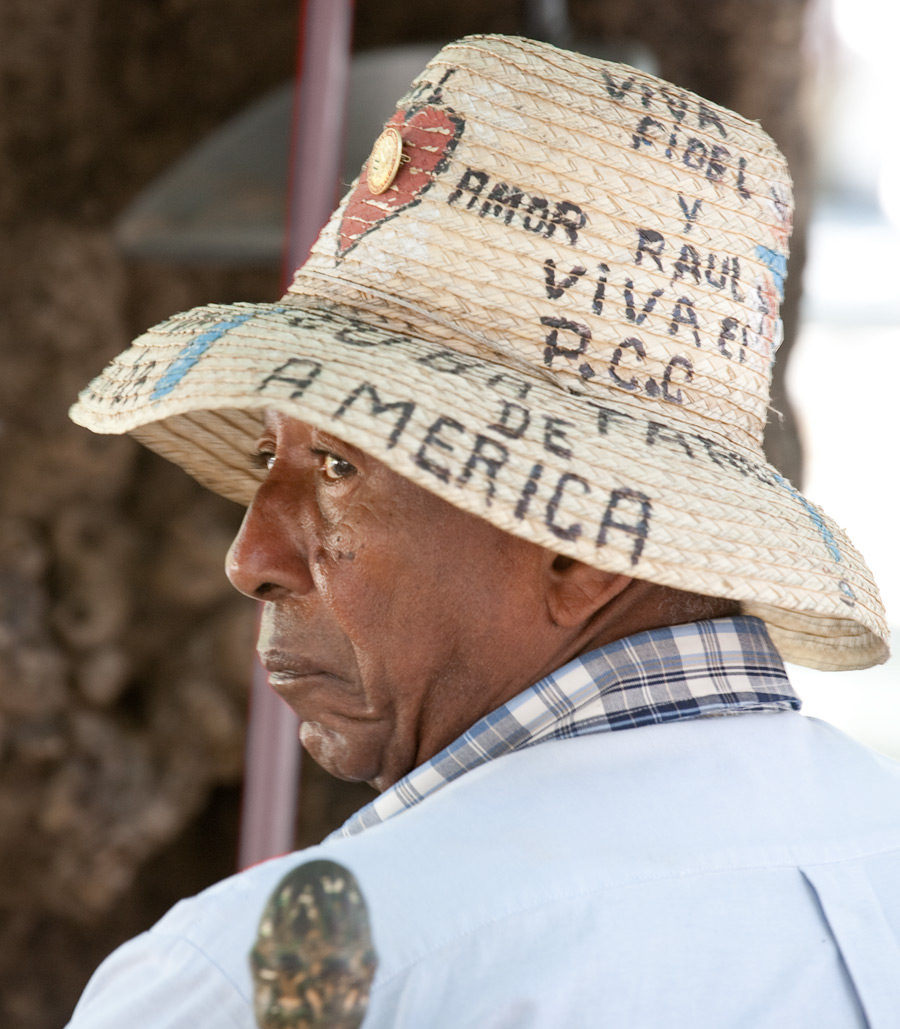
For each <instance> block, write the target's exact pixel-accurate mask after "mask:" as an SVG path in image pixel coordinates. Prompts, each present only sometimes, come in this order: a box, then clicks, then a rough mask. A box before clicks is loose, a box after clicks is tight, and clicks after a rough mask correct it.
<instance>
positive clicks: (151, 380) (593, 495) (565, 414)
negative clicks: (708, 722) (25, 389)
mask: <svg viewBox="0 0 900 1029" xmlns="http://www.w3.org/2000/svg"><path fill="white" fill-rule="evenodd" d="M672 388H673V389H675V387H674V386H673V387H672ZM267 408H272V409H275V410H278V411H280V412H283V413H285V414H287V415H289V416H292V417H296V418H298V419H301V420H303V421H305V422H308V423H310V424H313V425H316V426H319V427H321V428H323V429H325V430H326V431H328V432H331V433H332V434H334V435H335V436H337V437H338V438H340V439H343V440H346V441H347V442H348V443H351V444H353V445H354V446H357V447H359V448H360V449H362V450H364V451H366V452H367V453H369V454H371V455H373V456H374V457H376V458H377V459H379V460H381V461H383V462H384V463H385V464H386V465H388V466H389V467H391V468H392V469H393V470H394V471H396V472H397V473H399V474H400V475H403V476H405V477H406V478H407V479H410V480H412V481H413V482H415V483H417V484H418V485H420V486H422V487H424V488H426V489H429V490H431V491H432V492H434V493H436V494H437V495H438V496H441V497H442V498H444V499H445V500H447V501H448V502H450V503H451V504H454V505H456V506H457V507H460V508H462V509H464V510H466V511H469V512H470V513H472V514H474V515H477V516H479V517H482V518H485V519H487V520H488V521H490V522H491V523H493V524H494V525H496V526H497V527H498V528H500V529H502V530H504V531H507V532H510V533H513V534H515V535H517V536H520V537H522V538H524V539H528V540H531V541H532V542H534V543H537V544H540V545H542V546H544V547H547V548H549V549H551V550H553V551H556V552H559V553H562V554H566V555H568V556H571V557H573V558H576V559H578V560H581V561H583V562H585V563H587V564H590V565H594V566H596V567H599V568H602V569H605V570H608V571H612V572H617V573H625V574H627V575H632V576H635V577H637V578H642V579H647V580H650V581H653V582H658V583H661V584H663V585H666V586H671V587H674V588H677V589H681V590H688V591H692V592H696V593H701V594H707V595H710V596H716V597H726V598H731V599H733V600H736V601H740V602H741V605H742V608H743V610H744V611H745V612H746V613H749V614H754V615H757V616H759V617H761V618H763V619H764V620H765V621H766V622H767V623H768V626H769V629H770V633H771V635H772V637H773V640H774V642H775V644H776V645H777V646H778V648H779V650H780V652H781V654H782V656H783V657H784V658H785V659H786V660H790V661H795V662H797V663H800V664H805V665H809V666H811V667H814V668H822V669H835V670H837V669H852V668H864V667H868V666H870V665H873V664H878V663H880V662H882V661H884V660H886V658H887V656H888V648H887V644H886V639H887V629H886V625H885V623H884V620H883V616H882V614H881V611H882V608H881V603H880V599H879V596H878V591H877V587H876V586H875V584H874V582H873V580H872V576H871V573H870V572H869V570H868V568H867V567H866V565H865V563H864V562H863V560H862V558H861V557H860V555H859V554H858V553H857V551H856V550H855V548H854V547H853V545H852V544H851V543H850V541H849V540H848V539H847V537H846V535H845V534H844V533H843V531H842V530H841V529H840V528H839V527H838V526H837V525H835V524H834V523H833V522H832V521H831V520H830V519H829V518H828V517H827V516H826V515H825V514H824V513H823V512H821V511H820V510H819V509H818V508H816V507H815V506H814V505H813V504H811V503H810V502H809V501H808V500H806V498H804V497H803V496H802V495H801V494H800V493H799V492H798V491H797V490H796V489H795V488H794V487H793V486H792V485H791V484H790V483H789V482H788V481H787V480H786V479H784V478H783V477H782V476H781V475H780V474H779V473H778V472H777V471H776V470H775V469H774V468H773V467H772V466H771V465H770V464H768V463H767V462H766V461H765V458H764V457H763V455H762V453H761V451H759V450H755V449H752V448H749V447H742V446H740V445H739V444H736V443H735V441H734V440H729V439H728V438H727V437H726V436H725V435H724V433H723V434H719V433H717V432H716V431H714V429H711V430H709V431H704V432H703V433H702V434H701V433H699V432H698V431H697V425H696V422H695V421H694V422H688V421H683V420H681V419H680V418H679V417H678V412H679V409H678V406H677V404H672V403H664V402H661V403H660V404H658V405H648V403H647V401H646V398H643V399H641V400H640V401H638V400H635V399H634V398H633V397H631V396H630V395H629V393H628V391H627V389H623V388H615V384H613V386H612V388H610V389H609V390H608V391H606V395H605V399H604V400H603V401H602V402H601V401H599V400H598V399H597V395H596V393H594V394H592V395H590V396H588V395H584V394H579V393H577V392H573V391H572V390H571V389H565V388H564V387H561V386H560V385H558V384H557V383H554V382H551V381H548V380H547V379H545V378H543V377H542V376H541V375H540V374H538V373H536V372H533V371H532V372H530V371H528V370H526V369H523V370H511V368H510V367H509V366H508V365H502V364H499V363H497V362H496V361H492V360H489V359H485V358H484V357H483V356H481V355H478V354H477V353H474V352H472V353H466V352H463V351H461V350H460V349H459V347H458V344H455V345H454V348H453V349H450V348H449V347H447V346H445V345H444V343H443V341H442V340H440V339H435V338H433V336H432V338H428V337H427V336H426V335H425V334H423V333H422V332H421V331H418V332H417V331H415V330H413V328H412V326H410V325H409V324H408V323H406V322H404V320H403V318H402V317H400V316H397V315H396V314H395V313H391V312H390V311H387V310H385V311H382V312H380V313H378V314H373V313H372V312H367V313H366V316H365V317H364V318H362V317H361V316H360V311H359V310H357V309H355V308H353V307H350V306H346V305H339V304H336V303H334V302H332V301H330V300H328V299H326V298H323V297H319V298H316V297H311V296H299V297H298V296H296V295H293V294H288V296H287V297H285V298H284V299H283V300H282V301H281V302H280V303H278V304H259V305H251V304H235V305H228V306H208V307H202V308H197V309H195V310H193V311H190V312H187V313H186V314H183V315H178V316H176V317H175V318H172V319H169V320H168V321H167V322H164V323H163V324H162V325H160V326H157V327H156V328H154V329H151V330H149V332H147V333H146V334H145V335H143V336H141V337H140V338H139V339H137V340H136V341H135V343H134V345H133V346H132V347H131V348H130V349H129V350H128V351H126V352H125V353H124V354H123V355H121V356H120V358H118V359H117V360H116V361H115V362H113V363H112V364H111V365H110V366H109V368H107V370H106V371H105V372H104V373H103V374H102V375H101V376H99V377H98V378H97V379H96V380H95V381H94V382H93V383H91V384H90V385H89V386H88V387H87V388H86V389H85V390H84V391H83V393H82V394H81V396H80V398H79V402H78V403H77V404H76V405H75V407H74V408H73V409H72V417H73V419H74V420H75V421H76V422H78V423H79V424H81V425H84V426H86V427H87V428H89V429H92V430H94V431H96V432H105V433H124V432H128V433H131V434H132V435H133V436H135V437H136V438H137V439H139V440H140V441H141V442H142V443H144V444H146V445H147V446H149V447H150V448H152V449H153V450H155V451H157V452H158V453H160V454H162V455H163V456H164V457H166V458H168V459H170V460H172V461H174V462H175V463H177V464H178V465H180V466H181V467H183V468H184V469H185V470H186V471H188V472H189V473H190V474H191V475H192V476H194V478H196V479H197V480H198V481H200V482H201V483H202V484H203V485H205V486H207V487H209V488H210V489H212V490H214V491H215V492H217V493H220V494H222V495H223V496H226V497H228V498H230V499H232V500H235V501H237V502H238V503H242V504H248V503H249V502H250V501H251V499H252V497H253V495H254V492H255V490H256V488H257V487H258V485H259V483H260V482H261V478H262V474H263V473H262V472H261V471H259V470H258V468H256V467H254V465H253V463H252V460H251V455H252V452H253V449H254V444H255V442H256V439H257V438H258V435H259V432H260V429H261V426H262V418H263V412H264V411H265V410H266V409H267Z"/></svg>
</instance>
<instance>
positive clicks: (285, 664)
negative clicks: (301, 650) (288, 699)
mask: <svg viewBox="0 0 900 1029" xmlns="http://www.w3.org/2000/svg"><path fill="white" fill-rule="evenodd" d="M260 661H261V662H262V665H263V667H264V668H265V670H266V671H267V672H268V676H269V684H270V685H271V686H272V688H273V689H275V690H279V687H287V686H291V685H293V684H296V683H300V682H302V681H303V680H305V679H319V678H328V679H336V678H337V676H336V675H335V674H334V673H333V672H331V671H329V670H328V669H327V668H326V667H325V666H324V665H323V664H322V663H320V662H318V661H316V660H315V659H311V658H306V657H301V656H300V655H299V654H289V653H285V652H284V651H280V650H267V651H264V652H263V653H261V654H260ZM279 692H280V690H279Z"/></svg>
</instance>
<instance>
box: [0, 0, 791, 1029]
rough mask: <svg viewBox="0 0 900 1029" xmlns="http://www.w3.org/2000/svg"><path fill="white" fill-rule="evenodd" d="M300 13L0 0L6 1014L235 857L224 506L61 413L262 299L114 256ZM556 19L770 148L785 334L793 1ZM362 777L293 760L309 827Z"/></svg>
mask: <svg viewBox="0 0 900 1029" xmlns="http://www.w3.org/2000/svg"><path fill="white" fill-rule="evenodd" d="M297 8H298V4H297V3H296V0H274V2H272V3H268V4H266V5H264V7H260V5H258V4H255V3H252V2H251V0H217V2H215V3H214V2H212V0H163V2H159V0H132V2H129V3H124V4H123V3H121V2H120V0H40V2H35V0H3V3H2V6H0V40H2V46H0V112H2V113H0V224H2V226H3V233H2V237H0V310H2V311H3V319H2V323H0V362H2V367H0V869H2V873H0V1024H2V1025H3V1026H10V1027H14V1029H45V1027H47V1029H49V1027H50V1026H59V1025H60V1024H62V1023H63V1022H64V1021H65V1020H66V1018H67V1017H68V1014H69V1012H70V1011H71V1007H72V1004H73V1003H74V1001H75V999H76V997H77V995H78V992H79V991H80V989H81V988H82V986H83V984H84V982H85V981H86V979H87V977H88V975H89V974H90V972H91V971H92V970H93V968H94V966H95V965H96V964H97V962H98V961H99V960H100V958H101V957H102V956H103V955H104V954H105V953H106V952H107V951H108V950H110V949H111V948H112V947H113V946H115V944H116V943H118V942H119V941H120V940H121V939H123V938H125V937H127V936H130V935H132V934H134V933H135V932H137V931H139V930H140V929H142V928H144V927H146V925H148V924H149V923H150V922H151V921H152V920H153V919H154V918H155V917H156V916H157V915H158V914H160V913H161V912H162V911H163V910H165V909H166V908H167V907H168V906H169V905H170V904H171V903H173V902H174V901H175V900H176V899H177V898H178V897H180V896H183V895H185V894H187V893H190V892H194V891H196V890H197V889H200V888H202V887H203V886H204V885H206V884H207V883H209V882H211V881H214V880H215V879H217V878H220V877H221V876H223V875H226V874H228V873H229V872H230V871H231V869H232V867H233V861H234V855H235V853H236V825H237V807H238V800H239V781H240V775H241V767H242V751H243V730H244V718H245V706H246V685H247V680H248V678H249V666H250V654H251V651H252V634H253V617H254V611H253V605H252V604H250V603H249V602H245V601H243V600H242V598H240V597H238V596H237V595H235V594H233V592H232V591H231V590H230V587H228V585H227V583H226V582H225V579H224V576H223V574H222V560H223V557H224V553H225V549H226V547H227V544H228V542H229V540H230V537H231V535H232V533H233V531H234V530H235V528H236V526H237V524H238V519H239V516H240V512H239V511H238V509H237V508H236V507H234V506H233V505H230V504H228V503H227V502H225V501H222V500H219V499H217V498H216V497H213V496H211V495H209V494H207V493H205V492H204V491H203V490H202V489H200V488H199V487H198V486H196V485H195V484H194V483H193V482H192V481H191V480H189V479H188V478H187V477H186V476H185V475H184V474H183V473H181V472H180V471H178V470H177V469H175V468H173V467H171V466H169V465H167V464H166V463H165V462H163V461H161V460H159V459H157V458H156V457H155V456H154V455H152V454H149V453H147V452H144V451H142V450H141V449H140V448H139V447H137V446H136V445H134V444H132V442H131V441H130V440H128V439H121V438H108V437H97V436H93V435H92V434H90V433H87V432H85V431H83V430H81V429H78V428H76V427H75V426H73V425H71V424H70V423H69V422H68V420H67V417H66V409H67V407H68V405H69V403H70V402H71V401H72V399H73V398H74V396H75V394H76V393H77V391H78V389H79V388H81V387H82V386H83V385H84V384H85V383H86V382H87V380H88V379H89V378H90V377H91V376H92V375H93V374H95V373H96V372H97V371H98V370H99V369H100V367H101V366H102V365H103V364H104V363H105V361H106V360H107V359H109V358H110V357H112V356H113V355H114V354H115V353H117V352H118V351H119V350H121V349H122V348H123V347H124V346H125V345H126V344H127V343H128V341H129V339H130V338H131V337H132V336H133V335H135V334H137V333H138V332H139V331H141V330H142V329H143V328H145V327H146V326H147V325H149V324H151V323H152V322H154V321H156V320H158V319H160V318H162V317H165V316H167V315H169V314H171V313H173V312H174V311H176V310H179V309H183V308H185V307H188V306H191V305H194V304H199V303H204V302H211V301H229V300H235V299H241V300H254V299H260V300H270V299H272V298H274V297H275V296H277V294H278V292H279V273H278V271H277V270H275V269H273V270H272V271H268V272H267V271H254V270H252V269H246V270H233V271H225V270H222V269H215V268H185V267H174V266H168V265H164V264H161V263H157V264H148V263H141V264H136V263H134V262H127V261H126V260H125V259H124V258H123V256H122V255H121V253H120V252H119V251H118V250H117V248H116V246H115V243H114V241H113V237H112V232H111V226H112V223H113V220H114V219H115V217H116V215H117V214H118V213H119V212H120V211H121V210H122V209H123V207H124V206H125V205H126V204H127V203H128V202H129V201H130V200H131V199H132V198H133V197H134V196H135V195H136V194H137V193H138V192H139V191H140V190H141V189H142V188H143V187H144V186H146V185H147V184H148V183H149V182H150V181H151V180H152V179H153V178H154V177H155V176H157V175H158V174H160V173H161V172H162V171H163V170H165V169H166V168H167V167H168V166H169V165H170V164H171V162H172V161H173V160H175V159H176V158H177V157H178V156H180V155H181V153H183V151H184V150H185V149H187V148H188V147H189V146H190V145H191V144H193V143H195V142H197V141H198V140H199V139H200V138H202V136H203V135H204V134H205V133H207V132H208V131H209V130H211V129H213V128H215V127H216V126H218V125H219V124H220V123H221V122H222V121H223V120H224V119H225V118H227V117H228V116H229V115H231V114H233V113H235V112H237V111H238V110H240V109H241V108H242V107H243V106H245V105H246V104H247V103H249V102H250V101H252V100H254V99H256V98H257V97H259V96H260V95H262V94H263V93H264V92H265V91H266V90H268V89H269V88H271V87H273V86H275V85H278V84H280V83H282V82H283V81H285V80H286V79H288V78H290V77H291V76H292V75H293V72H294V54H295V48H296V29H297V25H296V18H297ZM571 17H572V21H573V26H574V29H575V31H576V34H583V35H591V36H594V37H603V38H605V39H609V40H611V41H615V40H620V39H630V40H640V41H642V42H644V43H645V44H646V45H647V46H648V47H649V48H650V49H651V50H652V51H653V52H654V53H655V55H656V58H657V60H658V62H659V67H660V72H661V74H662V75H664V76H665V77H668V78H671V79H673V80H674V81H675V82H677V83H678V84H680V85H682V86H685V87H687V88H690V89H694V90H696V91H698V92H700V93H702V94H704V95H706V96H709V97H710V98H712V99H714V100H717V101H720V102H722V103H724V104H726V105H728V106H732V107H734V108H736V109H737V110H739V111H741V113H743V114H746V115H748V116H750V117H755V118H759V119H760V120H761V121H762V123H763V125H764V127H765V128H767V129H768V130H769V131H770V133H771V134H772V135H774V136H775V138H776V139H777V140H778V141H779V142H780V143H781V145H782V147H783V148H784V149H785V151H786V152H787V154H788V157H789V160H790V161H791V164H792V167H793V170H794V175H795V179H796V181H797V185H798V198H799V205H798V233H797V235H796V236H795V241H796V242H795V247H794V258H793V267H792V278H791V279H790V280H789V281H790V288H791V292H789V296H788V304H787V314H788V340H790V339H791V338H792V336H793V328H794V324H795V320H796V301H797V296H798V285H799V274H798V263H799V262H800V261H802V254H803V238H804V228H805V220H806V215H807V212H808V195H809V192H808V182H809V162H808V157H807V151H806V147H805V142H804V141H805V133H804V127H803V125H802V122H801V120H800V111H801V106H800V104H799V96H800V91H801V87H802V79H803V65H802V61H801V56H800V54H801V34H802V26H803V18H804V4H803V0H760V2H759V3H756V4H751V5H748V4H746V3H744V2H742V0H719V2H717V3H716V4H711V3H708V2H706V0H607V2H603V3H601V2H599V0H572V3H571ZM522 24H523V21H522V3H521V0H459V2H457V3H452V4H445V5H432V4H421V3H412V2H411V0H358V3H357V14H356V32H357V40H358V42H359V44H360V45H365V46H366V47H367V48H368V47H375V46H382V45H389V44H393V43H398V42H414V41H423V40H434V41H438V42H439V41H441V40H445V39H450V38H454V37H457V36H460V35H463V34H465V33H467V32H478V31H499V32H516V31H520V29H521V26H522ZM787 345H788V344H786V346H787ZM782 369H783V360H782ZM782 381H783V379H782V377H781V376H780V375H779V377H778V378H777V379H776V388H777V389H781V383H782ZM775 406H776V407H778V408H780V409H781V410H785V411H786V410H787V405H786V403H785V401H784V399H783V398H782V397H780V396H779V397H778V398H777V399H776V400H775ZM787 424H788V429H789V430H790V423H789V422H788V423H787ZM771 453H772V456H773V458H774V459H775V460H776V463H779V464H780V465H781V467H782V468H783V469H785V470H786V471H787V473H788V474H789V475H791V477H794V478H796V477H798V470H799V448H798V446H797V444H796V433H793V434H792V433H791V432H790V431H787V432H781V433H779V435H778V436H777V437H776V436H773V438H772V450H771ZM366 796H367V794H366V793H365V792H364V791H362V790H360V789H359V788H352V787H344V786H338V785H336V784H335V783H334V781H333V780H330V779H329V778H328V777H326V776H325V775H324V773H313V772H310V774H309V776H308V779H307V782H306V784H305V788H304V793H303V806H304V814H303V816H302V827H301V833H300V839H301V842H303V843H309V842H313V841H314V840H315V839H317V838H319V837H320V836H321V835H322V834H323V833H324V832H325V831H327V830H328V829H329V828H330V827H331V826H333V825H335V824H338V823H339V822H340V821H341V820H342V819H343V817H344V816H345V815H346V814H349V812H350V810H352V809H353V808H354V807H355V806H357V805H358V804H359V803H361V802H362V801H363V800H364V799H366Z"/></svg>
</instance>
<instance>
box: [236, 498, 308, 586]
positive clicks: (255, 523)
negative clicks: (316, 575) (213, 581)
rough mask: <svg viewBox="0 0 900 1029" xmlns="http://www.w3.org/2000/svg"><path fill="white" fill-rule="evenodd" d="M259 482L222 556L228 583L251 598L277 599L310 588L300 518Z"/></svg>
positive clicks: (304, 541)
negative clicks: (225, 553) (236, 531)
mask: <svg viewBox="0 0 900 1029" xmlns="http://www.w3.org/2000/svg"><path fill="white" fill-rule="evenodd" d="M267 486H268V484H265V483H264V484H263V485H262V486H261V487H260V489H259V491H258V492H257V494H256V497H255V498H254V499H253V502H252V503H251V504H250V506H249V507H248V508H247V512H246V514H245V515H244V520H243V522H242V523H241V527H240V529H239V530H238V534H237V536H235V538H234V542H233V543H232V544H231V546H230V547H229V549H228V555H227V556H226V558H225V574H226V575H227V576H228V578H229V580H230V581H231V584H232V586H234V587H235V589H237V590H239V591H240V592H241V593H245V594H246V595H247V596H248V597H253V598H254V599H255V600H280V599H284V598H286V597H288V596H291V595H302V594H305V593H308V592H309V591H310V590H311V589H312V588H313V579H312V576H311V575H310V572H309V564H308V562H307V546H306V542H307V541H306V540H305V538H304V533H303V531H302V528H301V524H300V519H296V518H294V517H292V516H291V515H290V513H289V512H287V511H285V510H284V507H283V505H280V504H279V500H278V495H277V492H276V491H274V490H270V489H267Z"/></svg>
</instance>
